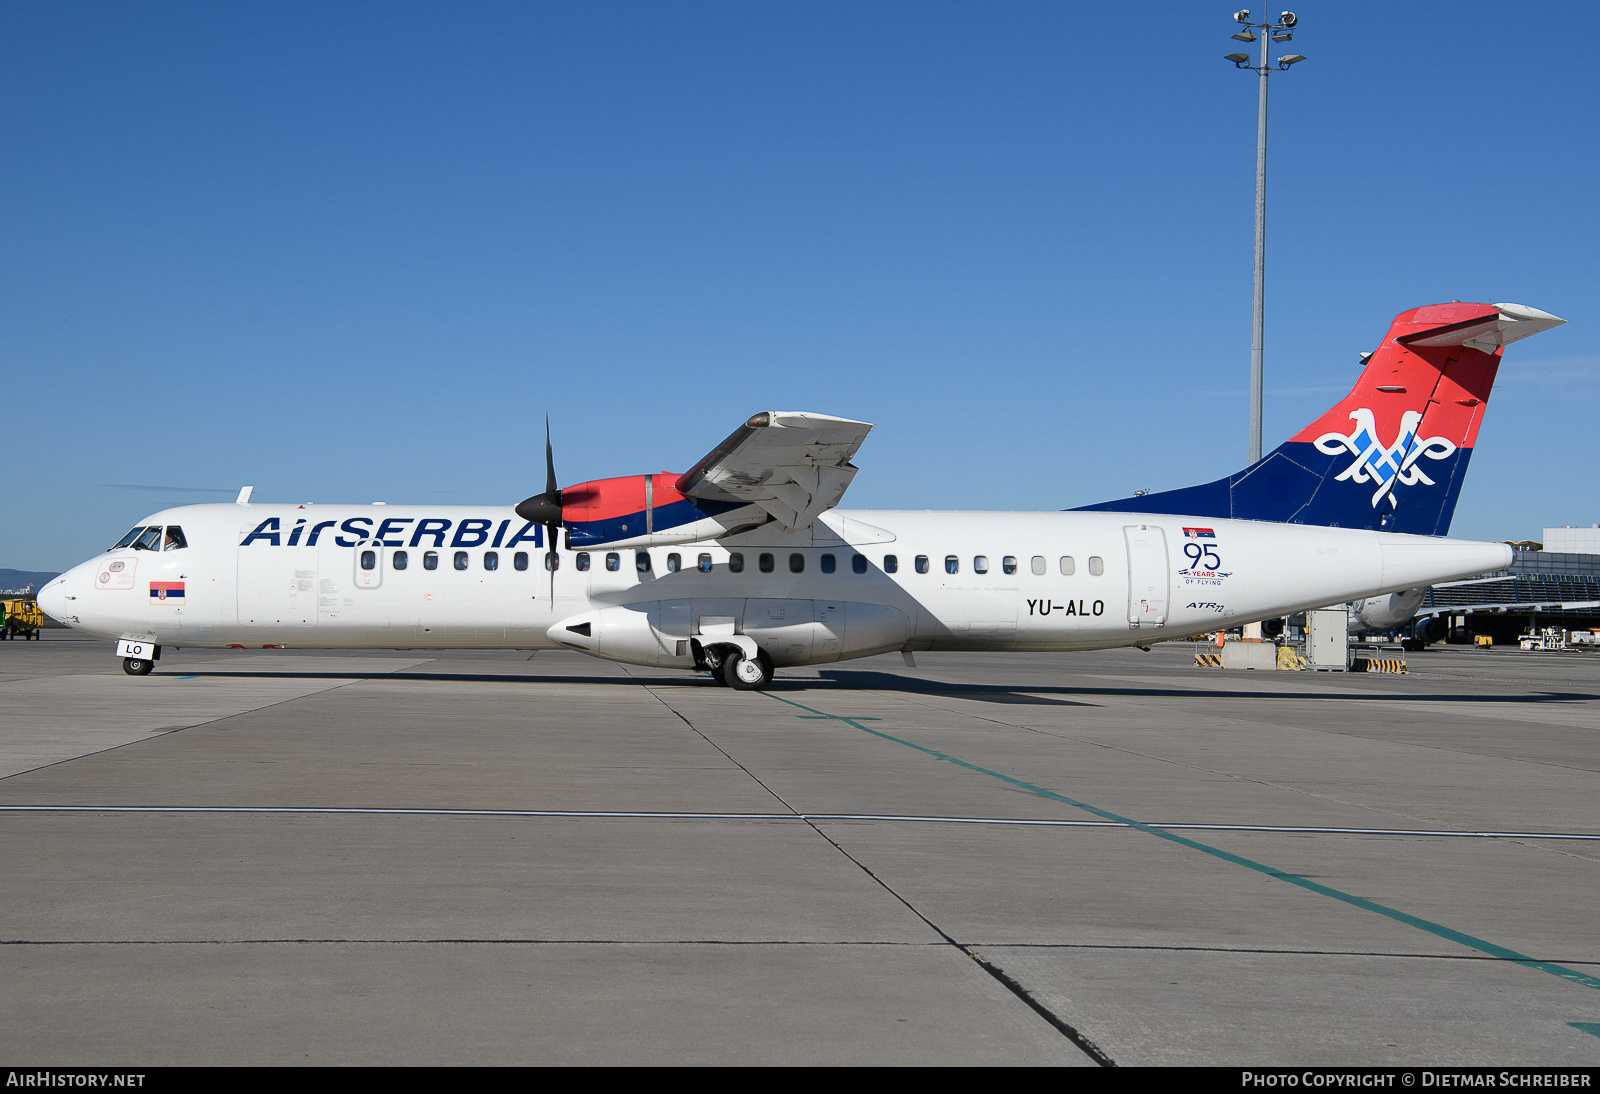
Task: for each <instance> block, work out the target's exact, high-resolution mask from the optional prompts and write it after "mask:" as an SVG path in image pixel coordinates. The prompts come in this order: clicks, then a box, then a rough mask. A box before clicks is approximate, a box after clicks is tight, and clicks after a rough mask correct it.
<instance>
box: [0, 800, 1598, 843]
mask: <svg viewBox="0 0 1600 1094" xmlns="http://www.w3.org/2000/svg"><path fill="white" fill-rule="evenodd" d="M0 813H329V814H372V815H377V816H419V817H430V816H431V817H573V818H578V819H583V818H593V819H596V820H605V819H608V818H612V819H624V820H758V821H772V820H781V821H790V820H798V821H891V822H903V823H907V824H995V825H1002V826H1015V827H1023V828H1139V827H1145V828H1160V829H1163V830H1166V831H1185V832H1194V831H1204V832H1266V833H1281V834H1284V835H1305V836H1450V837H1453V838H1462V839H1554V840H1591V841H1600V834H1593V833H1586V832H1461V831H1452V830H1445V829H1435V828H1335V827H1328V826H1322V825H1297V824H1198V823H1185V822H1177V823H1170V824H1169V823H1165V822H1161V821H1144V822H1142V824H1141V822H1136V821H1126V820H1093V821H1085V820H1061V819H1059V818H1054V817H935V816H919V815H916V814H910V813H670V812H662V811H647V810H621V809H407V808H401V807H393V806H379V805H374V806H360V805H353V806H336V805H0Z"/></svg>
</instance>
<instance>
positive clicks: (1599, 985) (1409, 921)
mask: <svg viewBox="0 0 1600 1094" xmlns="http://www.w3.org/2000/svg"><path fill="white" fill-rule="evenodd" d="M762 694H763V695H766V696H767V697H768V698H770V699H776V700H778V702H780V703H787V704H788V705H790V706H792V707H799V708H800V709H801V710H806V711H810V712H811V713H812V714H821V713H822V712H821V711H819V710H816V709H814V708H812V707H808V706H806V705H805V704H804V703H797V702H795V701H794V700H793V699H785V698H784V697H783V696H781V695H773V694H772V693H771V692H762ZM838 721H841V722H844V723H845V724H846V725H850V726H853V727H855V728H856V729H859V730H860V731H861V732H863V733H870V734H872V735H873V736H874V737H881V738H883V739H884V740H886V741H892V742H894V743H895V744H898V745H904V746H905V747H907V748H912V749H916V750H917V751H918V752H922V753H924V754H926V755H929V756H932V757H934V758H935V759H939V760H943V761H945V762H946V763H951V764H955V765H956V766H957V767H964V768H966V769H967V770H969V771H976V772H978V773H979V774H981V775H988V776H989V777H990V778H993V779H999V780H1000V781H1001V782H1005V783H1010V784H1011V785H1012V786H1016V787H1020V788H1022V789H1023V790H1028V791H1031V792H1032V793H1035V794H1038V795H1040V796H1042V797H1046V798H1050V799H1051V800H1053V801H1058V802H1061V803H1062V804H1064V805H1070V806H1072V807H1073V808H1074V809H1082V810H1083V811H1084V812H1086V813H1093V814H1094V815H1095V816H1097V817H1101V818H1104V819H1105V820H1108V821H1115V822H1117V823H1120V824H1124V825H1126V826H1127V827H1129V828H1135V829H1137V830H1139V831H1141V832H1144V833H1145V834H1146V835H1151V836H1155V837H1156V838H1157V839H1163V840H1167V841H1168V842H1170V843H1176V844H1179V845H1180V846H1183V847H1188V848H1190V849H1191V850H1195V851H1199V852H1201V853H1202V854H1206V855H1211V856H1212V857H1213V858H1219V859H1222V860H1223V861H1224V862H1231V863H1233V864H1234V865H1235V866H1242V867H1244V868H1245V869H1247V870H1254V871H1255V872H1256V873H1258V874H1265V875H1266V876H1267V877H1270V878H1276V879H1277V880H1279V881H1285V882H1288V883H1289V884H1290V885H1296V886H1299V887H1300V888H1302V889H1306V890H1308V891H1310V892H1313V893H1317V894H1318V895H1320V896H1326V897H1331V898H1333V899H1334V900H1338V901H1341V902H1343V903H1345V904H1348V905H1350V906H1351V907H1353V908H1360V909H1361V910H1362V911H1367V912H1374V913H1376V914H1378V915H1381V916H1385V917H1387V918H1389V919H1392V920H1394V921H1395V922H1397V923H1404V924H1405V925H1406V926H1408V927H1415V928H1417V929H1418V930H1422V931H1427V932H1428V933H1429V934H1432V935H1435V936H1436V937H1439V938H1443V939H1446V940H1448V941H1450V942H1455V943H1457V944H1459V945H1462V946H1466V947H1468V948H1469V949H1474V950H1477V951H1478V952H1480V953H1486V954H1489V955H1490V956H1491V957H1498V958H1501V959H1503V960H1506V961H1511V962H1515V963H1516V964H1518V965H1522V966H1525V967H1527V968H1530V969H1537V970H1539V971H1540V972H1546V973H1549V974H1550V975H1551V976H1556V977H1560V978H1561V979H1562V980H1566V981H1568V982H1569V983H1573V984H1579V985H1581V986H1583V987H1586V988H1594V989H1596V990H1600V977H1596V976H1591V975H1589V974H1588V973H1584V972H1578V971H1577V970H1576V969H1569V968H1567V967H1566V966H1564V965H1557V964H1555V963H1554V962H1550V961H1540V960H1539V959H1538V958H1534V957H1529V956H1528V955H1527V954H1524V953H1518V952H1517V951H1516V950H1513V949H1509V948H1507V947H1505V946H1501V945H1499V944H1498V943H1495V942H1490V941H1488V940H1486V939H1482V938H1476V937H1474V936H1472V935H1470V934H1467V933H1465V932H1463V931H1458V930H1456V929H1455V928H1454V927H1446V926H1445V925H1444V924H1442V923H1435V922H1433V921H1432V920H1428V919H1423V918H1422V917H1421V916H1414V915H1412V914H1411V913H1410V912H1402V911H1400V910H1399V909H1398V908H1390V907H1389V906H1387V905H1385V904H1379V903H1378V902H1377V901H1375V900H1368V899H1367V898H1366V897H1359V896H1356V895H1355V894H1354V893H1347V892H1344V891H1343V890H1342V889H1335V888H1333V887H1332V886H1331V885H1323V884H1322V883H1321V882H1318V881H1312V880H1311V879H1309V878H1304V877H1300V876H1299V875H1297V874H1291V873H1288V872H1286V871H1283V870H1278V869H1275V868H1274V867H1271V866H1268V865H1266V864H1265V863H1260V862H1256V861H1255V860H1254V859H1248V858H1245V857H1244V856H1243V855H1236V854H1234V853H1233V852H1231V851H1224V850H1223V849H1222V848H1220V847H1212V846H1211V845H1210V844H1206V843H1201V842H1199V841H1198V840H1192V839H1189V838H1188V837H1187V836H1179V835H1176V834H1174V833H1172V832H1167V831H1163V830H1161V829H1160V828H1157V827H1155V826H1154V825H1151V824H1146V823H1144V822H1142V821H1136V820H1134V819H1132V818H1131V817H1123V816H1119V815H1118V814H1116V813H1113V812H1111V811H1109V810H1106V809H1101V808H1100V807H1098V806H1094V805H1090V804H1089V803H1088V802H1082V801H1078V800H1077V799H1075V798H1069V797H1067V796H1066V795H1065V794H1057V793H1056V792H1055V791H1053V790H1046V789H1045V788H1044V787H1042V786H1035V785H1034V784H1033V783H1029V782H1024V781H1023V780H1021V779H1017V778H1013V777H1012V776H1010V775H1004V774H1001V773H1000V772H998V771H991V770H990V769H989V768H987V767H979V766H978V765H977V764H974V763H968V762H967V761H966V760H962V759H958V758H956V757H955V756H952V755H950V754H949V753H946V752H940V751H939V750H938V749H933V748H928V747H927V746H926V745H919V744H916V743H915V742H913V741H907V740H905V739H903V738H900V737H896V736H894V735H893V734H891V733H885V732H883V731H882V730H881V729H873V728H872V727H871V726H864V725H862V724H861V723H860V722H858V721H857V720H855V719H853V718H839V719H838Z"/></svg>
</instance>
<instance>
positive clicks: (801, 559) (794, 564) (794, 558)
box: [789, 551, 806, 574]
mask: <svg viewBox="0 0 1600 1094" xmlns="http://www.w3.org/2000/svg"><path fill="white" fill-rule="evenodd" d="M789 572H790V573H791V574H803V573H805V572H806V556H805V555H803V554H801V553H800V552H799V551H796V552H795V553H794V554H792V555H790V556H789Z"/></svg>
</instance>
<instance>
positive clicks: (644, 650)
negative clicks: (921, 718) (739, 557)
mask: <svg viewBox="0 0 1600 1094" xmlns="http://www.w3.org/2000/svg"><path fill="white" fill-rule="evenodd" d="M545 633H546V635H547V636H548V637H549V638H550V640H551V641H552V642H555V643H556V644H558V645H561V646H565V647H566V648H568V649H572V650H578V651H580V652H583V653H588V654H593V655H594V656H596V657H604V658H605V659H607V660H609V661H622V662H625V663H627V664H630V665H662V666H672V667H675V668H683V669H689V668H693V667H694V665H695V661H696V657H695V645H696V644H698V645H700V646H702V647H707V646H713V645H716V644H717V643H718V640H719V639H721V640H722V641H723V642H725V643H727V644H736V645H741V646H742V645H743V644H744V643H742V642H738V643H735V642H732V641H731V639H732V638H733V636H743V637H745V638H748V639H750V640H751V641H753V642H755V644H756V645H757V646H759V647H760V648H761V649H762V650H765V651H766V653H767V655H768V656H769V657H771V658H772V663H773V664H774V665H818V664H824V663H826V662H829V661H839V660H842V659H845V658H850V657H865V656H868V655H870V654H874V653H887V652H888V651H890V650H897V649H900V648H901V647H902V646H904V645H905V644H906V642H907V640H908V639H910V637H911V620H909V619H908V618H906V616H905V614H904V613H902V612H900V611H898V610H896V609H894V608H889V607H885V606H883V605H881V604H857V603H854V602H850V601H843V600H791V599H755V598H751V599H737V598H731V597H706V598H703V599H698V598H697V599H694V600H658V601H652V602H649V603H645V604H623V605H618V606H616V607H612V608H600V609H597V610H595V611H589V612H583V613H581V614H579V615H574V616H570V617H569V618H567V619H563V620H561V622H559V623H557V624H555V625H554V626H552V627H551V628H550V629H549V630H548V631H546V632H545Z"/></svg>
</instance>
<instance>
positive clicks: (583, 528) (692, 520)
mask: <svg viewBox="0 0 1600 1094" xmlns="http://www.w3.org/2000/svg"><path fill="white" fill-rule="evenodd" d="M677 481H678V476H677V475H673V474H662V475H626V476H624V477H622V478H620V479H595V480H594V481H592V482H580V483H578V485H576V486H568V487H565V488H563V489H562V491H561V522H562V524H563V525H565V526H566V529H567V535H568V539H569V542H570V543H571V544H572V546H573V547H574V548H576V549H579V550H582V549H585V548H589V547H601V546H605V547H663V546H666V545H667V544H669V543H693V542H694V541H696V540H702V539H715V538H717V537H718V536H725V535H728V534H730V533H732V532H741V531H744V530H745V529H747V528H754V527H755V526H756V525H758V524H765V523H766V522H767V521H768V520H770V519H771V518H770V517H769V516H768V515H767V513H766V511H765V510H763V509H762V508H761V507H760V506H756V505H746V504H743V503H740V502H724V501H710V500H707V499H704V498H688V497H685V496H684V495H682V494H680V493H679V492H678V490H677V486H676V483H677Z"/></svg>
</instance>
